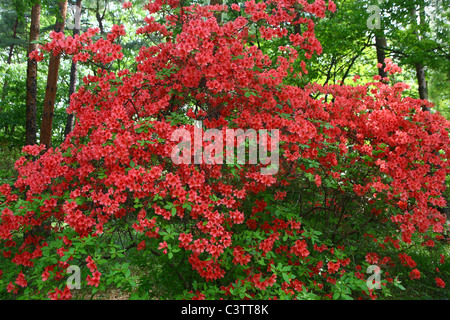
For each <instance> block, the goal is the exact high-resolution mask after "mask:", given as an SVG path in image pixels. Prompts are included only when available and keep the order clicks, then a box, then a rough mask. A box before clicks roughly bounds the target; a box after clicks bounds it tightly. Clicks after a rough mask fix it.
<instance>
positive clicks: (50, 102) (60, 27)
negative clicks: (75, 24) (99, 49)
mask: <svg viewBox="0 0 450 320" xmlns="http://www.w3.org/2000/svg"><path fill="white" fill-rule="evenodd" d="M59 11H60V17H59V18H58V19H57V21H56V24H55V32H64V26H65V20H66V13H67V0H61V1H60V3H59ZM60 59H61V55H56V56H55V55H53V54H51V55H50V62H49V64H48V76H47V87H46V90H45V98H44V109H43V112H42V124H41V143H42V144H44V145H45V146H46V147H47V148H50V147H51V144H52V124H53V111H54V109H55V98H56V90H57V83H58V72H59V64H60Z"/></svg>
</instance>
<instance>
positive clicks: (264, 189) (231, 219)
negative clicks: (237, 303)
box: [0, 0, 450, 299]
mask: <svg viewBox="0 0 450 320" xmlns="http://www.w3.org/2000/svg"><path fill="white" fill-rule="evenodd" d="M130 5H131V4H129V3H127V4H126V5H125V6H124V9H125V10H126V9H127V8H129V7H130ZM145 9H146V10H148V12H149V14H148V16H147V18H146V19H145V25H143V26H141V27H140V28H138V29H137V30H136V34H138V35H141V36H142V37H143V38H145V39H148V46H145V47H142V48H141V50H140V52H139V54H138V56H137V57H136V59H135V61H136V63H135V68H134V69H119V68H117V66H116V64H117V63H118V62H119V61H120V60H121V59H122V58H123V54H122V52H121V50H122V47H121V45H120V44H119V40H120V37H122V36H124V35H125V34H126V30H125V29H124V28H123V26H120V25H115V26H114V27H113V28H112V31H111V32H110V33H109V34H108V35H107V37H104V38H103V37H101V36H100V35H99V30H98V29H89V30H88V31H87V32H86V33H83V34H81V35H75V36H73V37H71V36H64V35H63V34H58V33H52V40H51V42H49V43H47V44H45V45H42V46H41V48H40V50H39V51H35V52H33V53H32V54H31V57H33V58H34V59H36V60H40V59H42V58H43V56H44V54H64V55H67V56H69V57H72V59H74V61H78V62H79V63H96V64H98V65H99V66H101V68H99V69H98V71H97V73H96V74H95V75H89V76H86V77H85V78H84V79H83V80H84V83H83V86H82V87H81V88H80V89H79V90H78V92H76V93H75V94H74V95H73V96H72V99H71V103H70V107H69V112H71V113H74V114H75V115H76V125H75V128H74V130H73V132H72V133H71V134H70V135H69V136H68V137H67V139H66V140H65V141H64V142H63V143H62V144H61V145H60V146H58V147H54V148H45V146H43V145H40V146H39V145H32V146H26V147H24V148H23V156H22V157H21V158H20V159H19V160H18V161H17V162H16V164H15V167H16V169H17V171H18V172H19V176H18V178H17V180H16V181H15V182H14V184H13V185H11V184H3V185H2V186H0V212H1V216H0V250H1V253H2V254H1V255H0V262H1V263H0V265H1V271H0V273H1V278H0V288H1V289H0V290H1V295H2V297H5V298H8V299H14V298H32V299H43V298H51V299H70V298H74V297H76V294H77V292H78V291H77V290H88V291H89V292H90V293H91V294H95V293H96V292H98V291H99V290H108V289H109V288H120V289H121V290H123V291H129V292H131V293H132V294H133V295H132V297H133V298H143V299H145V298H151V297H152V295H151V289H152V288H153V286H154V285H158V286H165V287H166V288H167V289H168V290H169V291H170V294H169V296H168V297H169V298H173V299H220V298H224V299H376V298H378V297H392V296H393V295H394V294H395V293H397V292H398V291H399V290H401V289H405V286H406V284H405V281H414V282H420V281H423V282H424V283H426V285H428V286H429V285H431V286H433V287H434V289H435V290H436V296H442V295H444V288H445V286H446V284H445V281H444V279H445V272H448V270H449V268H448V264H447V262H446V261H445V255H446V254H447V252H446V250H448V223H447V221H446V216H445V215H444V214H442V213H441V211H440V208H441V207H444V206H445V205H446V202H445V199H444V198H443V197H442V194H443V192H445V188H446V185H445V180H446V176H447V175H448V173H449V170H450V167H449V165H448V155H449V154H450V139H449V131H450V123H449V122H448V121H447V120H445V118H443V117H442V116H441V115H439V114H437V113H435V114H433V113H430V112H429V111H428V108H429V107H430V106H431V104H430V103H429V102H428V101H424V100H417V99H411V98H409V97H406V96H404V95H403V94H402V92H403V91H404V90H405V89H407V88H408V86H407V85H406V84H404V83H396V82H395V81H394V80H395V78H394V77H395V74H396V73H399V72H401V69H400V68H399V67H398V66H396V65H395V64H394V63H393V62H392V61H390V60H387V61H386V71H387V72H388V73H389V74H390V78H385V79H380V78H379V77H378V76H375V77H374V79H373V82H370V83H360V81H359V79H358V77H357V76H356V77H354V79H353V80H354V82H353V84H352V85H344V84H342V85H325V86H321V85H318V84H314V83H312V84H309V85H307V86H305V87H299V86H297V85H295V83H296V79H298V78H299V77H301V76H302V75H303V74H306V73H307V69H306V62H305V61H307V60H308V59H309V58H311V57H312V56H313V55H315V54H320V53H321V52H322V48H321V45H320V42H319V41H318V39H316V38H315V33H314V26H315V23H314V21H315V20H317V19H321V18H324V17H325V16H326V14H327V12H333V11H334V10H335V9H336V7H335V5H334V3H333V2H332V1H328V2H327V3H326V2H325V1H323V0H317V1H315V2H314V3H312V4H311V3H308V2H307V1H303V0H298V1H291V0H283V1H282V0H266V1H260V2H255V1H253V0H252V1H247V2H245V3H244V4H242V5H241V6H239V5H237V4H233V5H231V6H229V5H219V4H218V5H199V4H189V3H187V2H180V1H178V0H168V1H165V0H156V1H150V2H149V3H148V4H147V5H146V6H145ZM223 13H226V15H225V14H224V15H222V14H223ZM155 39H157V41H155ZM260 41H261V42H262V41H264V43H271V41H272V42H273V43H276V44H277V46H278V47H277V48H275V49H274V48H271V47H270V46H267V45H265V46H263V45H261V44H260ZM198 123H200V124H201V128H202V130H208V129H216V130H217V131H216V132H221V133H225V132H226V130H227V129H242V130H249V129H254V130H260V129H265V130H268V131H270V130H278V132H279V136H278V137H277V138H278V140H279V141H278V142H279V150H278V154H279V163H278V165H277V166H276V168H275V169H276V170H275V171H276V172H275V171H272V173H273V174H264V171H263V170H262V169H264V168H266V169H267V168H268V166H269V165H268V164H267V163H263V162H259V163H256V164H255V163H248V162H245V163H239V161H237V159H236V158H235V161H233V162H232V163H229V162H227V163H226V164H225V163H217V162H214V161H213V162H212V163H211V162H208V161H202V162H200V163H196V162H195V161H194V160H193V158H194V156H193V155H194V153H195V152H196V151H198V150H194V149H195V146H191V147H192V152H191V153H188V154H190V155H191V156H192V161H188V162H187V163H180V164H176V163H175V162H174V161H173V151H174V150H175V149H176V147H177V146H178V144H179V140H176V139H173V134H174V133H175V132H177V130H181V129H182V130H184V131H183V132H186V133H188V134H190V135H191V136H192V137H193V136H194V134H195V130H196V126H198ZM266 138H267V139H266V140H267V141H265V142H267V143H268V144H270V143H271V142H272V141H274V140H275V138H276V137H275V136H273V135H268V136H266ZM214 142H215V141H207V140H206V141H202V145H201V148H203V149H205V150H207V149H208V148H210V147H212V146H214ZM272 151H273V149H272ZM215 156H218V155H217V154H216V155H215ZM219 156H220V155H219ZM188 158H189V157H188ZM205 158H206V157H205ZM209 160H211V159H209ZM272 169H273V168H272ZM419 249H420V250H427V255H428V257H429V259H428V260H426V261H427V263H430V264H431V265H427V266H426V268H422V266H421V265H419V264H418V262H417V261H415V260H414V258H413V252H415V251H414V250H416V251H417V250H419ZM416 260H417V259H416ZM74 266H76V267H78V268H79V275H78V276H79V279H80V287H81V289H77V288H74V287H73V286H72V285H71V284H70V283H69V282H68V277H69V276H70V275H71V274H72V271H73V270H74V269H73V268H74ZM371 266H372V267H371ZM369 267H371V268H369ZM374 267H377V268H378V269H376V270H378V271H377V273H374V272H373V271H372V272H369V273H368V269H370V270H375V269H374ZM370 276H378V278H376V277H373V278H370V279H369V277H370ZM447 276H448V274H447ZM371 279H374V280H373V281H372V280H371ZM377 279H379V280H377ZM368 280H369V281H368ZM430 283H431V284H430Z"/></svg>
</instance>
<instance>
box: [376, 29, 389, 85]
mask: <svg viewBox="0 0 450 320" xmlns="http://www.w3.org/2000/svg"><path fill="white" fill-rule="evenodd" d="M386 46H387V43H386V37H385V36H384V34H378V33H376V34H375V47H376V49H377V61H378V63H381V68H378V75H380V76H381V78H386V77H387V73H386V71H384V68H386V64H385V63H384V60H385V59H386V51H385V48H386Z"/></svg>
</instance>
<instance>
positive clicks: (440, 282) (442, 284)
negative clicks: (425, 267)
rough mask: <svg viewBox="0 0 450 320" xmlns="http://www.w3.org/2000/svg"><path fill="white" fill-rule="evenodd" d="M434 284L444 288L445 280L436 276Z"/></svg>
mask: <svg viewBox="0 0 450 320" xmlns="http://www.w3.org/2000/svg"><path fill="white" fill-rule="evenodd" d="M436 285H437V286H438V287H440V288H445V282H444V280H442V279H441V278H438V277H436Z"/></svg>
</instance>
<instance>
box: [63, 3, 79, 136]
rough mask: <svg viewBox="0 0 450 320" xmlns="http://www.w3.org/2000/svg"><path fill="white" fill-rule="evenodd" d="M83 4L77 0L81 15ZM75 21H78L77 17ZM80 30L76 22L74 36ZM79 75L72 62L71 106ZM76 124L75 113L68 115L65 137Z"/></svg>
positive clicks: (75, 65) (75, 64)
mask: <svg viewBox="0 0 450 320" xmlns="http://www.w3.org/2000/svg"><path fill="white" fill-rule="evenodd" d="M81 2H82V0H77V3H76V6H77V7H78V8H80V9H79V10H80V13H81ZM75 19H77V17H75ZM79 28H80V26H79V25H78V24H77V22H75V27H74V28H73V35H74V36H75V35H76V34H79V33H80V29H79ZM77 74H78V70H77V63H76V62H74V61H72V65H71V67H70V83H69V105H70V101H71V96H72V94H73V93H74V92H75V90H76V85H77ZM74 123H75V116H74V114H73V113H69V114H68V115H67V122H66V128H65V129H64V137H67V136H68V135H69V133H71V132H72V130H73V126H74Z"/></svg>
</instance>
